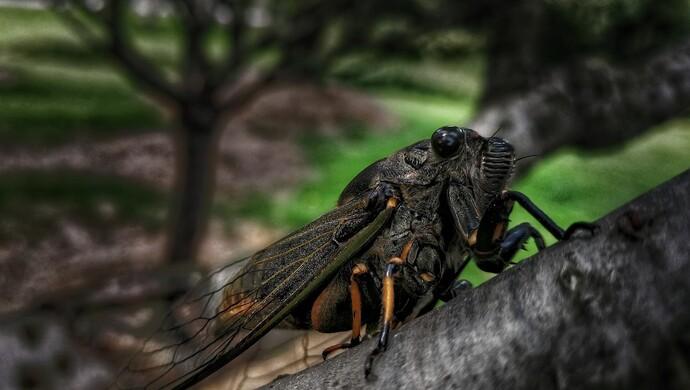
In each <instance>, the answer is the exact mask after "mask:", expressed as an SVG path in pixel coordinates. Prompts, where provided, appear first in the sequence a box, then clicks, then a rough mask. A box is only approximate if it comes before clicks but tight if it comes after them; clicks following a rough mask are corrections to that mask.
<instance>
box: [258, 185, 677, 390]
mask: <svg viewBox="0 0 690 390" xmlns="http://www.w3.org/2000/svg"><path fill="white" fill-rule="evenodd" d="M689 199H690V171H686V172H685V173H683V174H682V175H680V176H679V177H676V178H675V179H673V180H671V181H670V182H668V183H666V184H664V185H661V186H659V187H658V188H656V189H655V190H652V191H650V192H649V193H647V194H646V195H643V196H642V197H640V198H638V199H636V200H634V201H632V202H630V203H629V204H628V205H626V206H623V207H621V208H620V209H618V210H616V211H614V212H613V213H611V214H610V215H608V216H606V217H604V218H603V219H601V220H600V221H599V222H598V224H599V226H600V227H601V230H600V231H599V232H598V233H597V234H596V236H594V237H593V238H583V237H580V238H574V239H572V240H571V241H568V242H563V243H561V244H558V245H555V246H553V247H550V248H548V249H546V250H544V251H542V252H541V253H539V254H538V255H536V256H534V257H533V258H531V259H529V260H526V261H525V262H523V263H521V264H519V265H517V266H515V267H513V268H511V269H509V270H507V271H506V272H504V273H503V274H501V275H498V276H497V277H495V278H493V279H492V280H490V281H489V282H487V283H486V284H484V285H482V286H479V287H477V288H475V289H472V290H469V291H467V292H466V293H463V294H462V295H460V296H459V297H457V298H456V299H454V300H452V301H451V302H449V303H448V304H447V305H446V306H444V307H442V308H440V309H437V310H435V311H433V312H431V313H429V314H428V315H426V316H424V317H422V318H420V319H418V320H415V321H413V322H411V323H409V324H406V325H405V326H403V327H402V328H401V329H400V330H399V331H397V332H395V333H394V334H393V335H392V340H391V346H390V348H389V349H388V351H386V352H385V353H383V354H382V355H381V357H380V358H379V359H378V360H377V361H376V362H375V366H374V371H373V373H374V375H375V376H377V377H378V378H376V379H374V380H371V381H367V380H365V378H364V375H363V367H364V361H365V359H366V357H367V355H368V354H369V352H370V351H371V350H372V349H373V347H374V344H373V342H372V341H373V340H369V341H368V342H365V343H364V344H363V345H362V346H360V347H358V348H355V349H353V350H350V351H347V352H346V353H344V354H343V355H341V356H338V357H336V358H334V359H331V360H328V361H326V362H325V363H323V364H320V365H318V366H316V367H313V368H311V369H309V370H306V371H303V372H301V373H299V374H296V375H293V376H290V377H286V378H282V379H279V380H277V381H275V382H274V383H273V384H271V385H269V386H268V388H275V389H282V388H290V389H297V388H300V389H309V388H319V389H323V388H328V389H337V388H343V389H344V388H394V389H419V388H456V389H496V388H510V389H554V388H577V389H603V388H606V389H624V388H635V389H656V388H665V389H687V388H690V375H689V374H688V373H689V372H690V354H688V351H689V350H690V332H689V331H688V330H689V329H690V311H689V310H688V302H690V284H689V283H688V275H690V259H689V256H688V254H690V240H688V237H689V236H690V231H689V230H690V229H689V227H688V221H690V207H689V206H690V205H689V204H688V203H689V202H688V200H689Z"/></svg>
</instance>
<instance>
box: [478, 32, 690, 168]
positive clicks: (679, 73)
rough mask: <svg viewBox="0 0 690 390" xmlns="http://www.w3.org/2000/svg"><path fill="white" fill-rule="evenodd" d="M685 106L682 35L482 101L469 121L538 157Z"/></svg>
mask: <svg viewBox="0 0 690 390" xmlns="http://www.w3.org/2000/svg"><path fill="white" fill-rule="evenodd" d="M688 107H690V41H686V42H684V43H682V44H679V45H677V46H675V47H671V48H669V49H668V50H665V51H663V52H662V53H658V54H657V55H656V56H652V57H649V58H644V59H641V60H640V61H638V62H637V63H635V64H633V65H632V66H630V67H623V66H615V65H612V64H610V63H607V62H605V61H603V60H590V61H583V62H580V63H578V64H575V65H572V66H569V67H566V68H563V69H561V70H558V71H556V72H554V73H553V75H552V76H551V77H550V78H549V79H548V80H547V81H545V82H544V83H542V84H541V85H539V86H537V87H536V88H534V89H531V90H528V91H525V92H524V93H522V94H513V95H511V96H509V97H505V98H504V99H501V100H500V101H495V102H493V103H491V104H489V105H488V106H486V107H484V108H483V109H481V110H480V112H479V114H478V115H477V116H476V117H475V119H474V120H473V121H472V124H471V127H472V128H475V129H478V130H480V131H482V132H484V133H491V132H493V131H494V130H496V129H498V128H500V129H501V130H500V135H501V136H502V137H505V138H507V139H510V140H511V143H513V145H515V147H516V150H517V151H518V155H531V154H539V155H542V154H547V153H550V152H552V151H554V150H556V149H558V148H560V147H562V146H563V145H576V146H581V147H584V148H601V147H607V146H612V145H616V144H620V143H622V142H625V141H627V140H629V139H630V138H632V137H634V136H636V135H638V134H641V133H643V132H644V131H645V130H647V129H649V128H650V127H652V126H654V125H657V124H660V123H662V122H663V121H666V120H669V119H671V118H673V117H676V116H678V115H680V114H682V113H683V112H687V111H686V110H687V109H688ZM527 165H528V164H521V165H520V167H521V168H523V169H524V167H526V166H527Z"/></svg>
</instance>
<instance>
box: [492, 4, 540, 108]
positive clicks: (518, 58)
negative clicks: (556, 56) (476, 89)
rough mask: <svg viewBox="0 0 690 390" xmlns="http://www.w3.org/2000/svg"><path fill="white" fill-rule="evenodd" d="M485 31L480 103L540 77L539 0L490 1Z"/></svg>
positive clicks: (528, 86) (526, 86) (520, 88)
mask: <svg viewBox="0 0 690 390" xmlns="http://www.w3.org/2000/svg"><path fill="white" fill-rule="evenodd" d="M491 13H492V16H491V18H489V22H488V23H489V26H488V32H487V35H488V36H487V53H486V57H487V64H486V74H485V80H484V88H483V91H482V98H481V104H484V105H486V104H489V103H491V102H492V101H495V100H497V99H500V98H501V97H504V96H507V95H510V94H512V93H516V92H519V91H525V90H529V89H531V88H533V87H534V86H536V85H537V84H538V83H539V81H540V80H541V79H542V78H543V74H542V70H543V67H544V64H543V59H542V53H541V47H540V42H541V40H540V39H539V36H540V34H542V33H543V26H544V23H543V20H542V19H543V18H544V16H545V11H544V2H543V1H542V0H524V1H511V2H498V3H497V4H493V7H492V11H491Z"/></svg>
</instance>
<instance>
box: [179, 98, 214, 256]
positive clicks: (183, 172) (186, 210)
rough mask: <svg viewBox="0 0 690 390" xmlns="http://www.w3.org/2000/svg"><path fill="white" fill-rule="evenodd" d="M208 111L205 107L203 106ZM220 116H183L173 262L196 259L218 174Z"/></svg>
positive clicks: (180, 135)
mask: <svg viewBox="0 0 690 390" xmlns="http://www.w3.org/2000/svg"><path fill="white" fill-rule="evenodd" d="M202 111H203V112H206V111H205V110H202ZM215 118H217V116H215V115H213V114H208V113H206V115H203V116H200V117H195V116H192V115H188V116H186V117H184V118H183V120H182V124H183V125H184V126H185V128H184V129H183V130H181V131H179V132H178V137H177V140H176V141H177V142H176V147H177V164H178V167H177V179H176V186H175V193H174V195H173V197H174V199H173V208H172V210H171V218H170V221H171V229H172V232H171V234H170V235H169V236H168V237H169V243H168V248H169V249H168V256H167V259H168V261H170V262H182V261H194V260H195V259H196V255H197V252H198V249H199V245H200V243H201V238H202V237H203V235H204V233H205V227H206V220H207V218H208V211H209V206H210V203H211V199H212V192H213V188H214V184H215V176H216V164H215V160H216V154H217V148H218V145H217V138H218V133H219V130H217V129H216V126H217V125H216V124H215V122H216V119H215Z"/></svg>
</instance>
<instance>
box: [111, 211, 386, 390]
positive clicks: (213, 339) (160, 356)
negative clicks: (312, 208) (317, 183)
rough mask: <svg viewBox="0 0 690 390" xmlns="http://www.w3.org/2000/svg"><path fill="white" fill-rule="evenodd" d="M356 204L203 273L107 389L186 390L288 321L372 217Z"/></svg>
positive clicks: (324, 216)
mask: <svg viewBox="0 0 690 390" xmlns="http://www.w3.org/2000/svg"><path fill="white" fill-rule="evenodd" d="M363 206H364V202H363V201H362V200H361V199H354V200H352V201H350V202H348V203H346V204H344V205H342V206H340V207H338V208H336V209H334V210H333V211H331V212H329V213H327V214H325V215H323V216H322V217H320V218H319V219H317V220H315V221H314V222H312V223H310V224H309V225H307V226H305V227H303V228H302V229H300V230H297V231H296V232H294V233H292V234H290V235H289V236H287V237H285V238H283V239H281V240H279V241H278V242H276V243H274V244H272V245H270V246H269V247H267V248H266V249H264V250H262V251H260V252H257V253H256V254H254V255H253V256H251V257H249V258H247V259H244V260H243V261H239V262H235V263H233V264H230V265H228V266H225V267H223V268H221V269H219V270H217V271H215V272H213V273H211V274H210V275H208V276H207V277H206V278H204V279H203V280H202V281H201V282H200V283H199V284H198V285H197V286H196V287H195V288H194V289H192V290H191V291H190V292H188V293H187V294H186V295H185V296H184V297H183V298H182V299H181V300H180V301H179V302H178V303H176V304H175V305H174V306H173V307H172V308H171V310H170V312H169V313H168V315H167V316H166V317H165V319H164V320H163V323H162V324H161V326H160V328H159V329H158V331H157V332H156V333H155V334H154V335H153V336H151V337H150V338H149V339H148V340H147V341H146V342H145V344H144V346H143V347H142V348H141V350H140V352H139V353H137V354H136V355H135V356H134V357H133V358H132V359H131V360H130V361H129V363H128V364H127V366H126V367H125V368H124V370H123V371H122V373H121V374H120V375H119V377H118V380H117V383H116V386H115V388H118V389H163V388H165V389H167V388H176V387H186V386H189V385H191V384H192V383H195V382H197V381H199V380H201V379H203V378H204V377H206V376H208V375H209V374H210V373H211V372H213V371H214V370H216V369H218V368H220V367H221V366H222V365H223V364H225V363H227V362H228V361H230V360H232V358H234V357H236V356H237V355H239V354H240V353H241V352H242V351H244V350H245V349H247V348H248V347H249V346H251V344H252V343H253V342H254V341H256V340H257V339H258V338H259V337H261V336H262V335H263V334H264V333H266V332H267V331H268V330H270V328H272V327H273V326H275V325H276V324H278V323H279V322H280V321H281V320H282V319H283V318H284V317H285V316H286V315H288V314H289V309H290V308H291V307H294V305H295V304H297V303H299V301H300V300H301V299H304V296H305V295H304V293H305V291H306V290H307V289H308V288H313V287H310V286H314V281H315V280H318V279H319V278H325V277H328V275H326V274H327V273H329V272H330V273H332V271H330V270H331V268H333V264H331V263H332V262H333V261H334V259H336V258H338V259H340V258H342V257H343V256H345V255H343V251H344V250H345V249H346V248H347V243H348V242H349V241H348V240H350V239H351V238H352V237H353V236H354V235H355V233H356V232H358V231H360V230H362V229H363V228H365V227H366V226H367V225H369V224H371V222H372V221H373V220H374V218H375V217H376V214H375V213H373V212H371V211H367V210H366V209H365V207H363ZM377 220H378V218H377ZM343 239H345V241H343ZM350 241H352V240H350ZM348 250H350V251H351V250H352V249H351V248H350V249H348ZM339 261H342V259H341V260H339ZM324 270H329V271H328V272H325V271H324Z"/></svg>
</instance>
